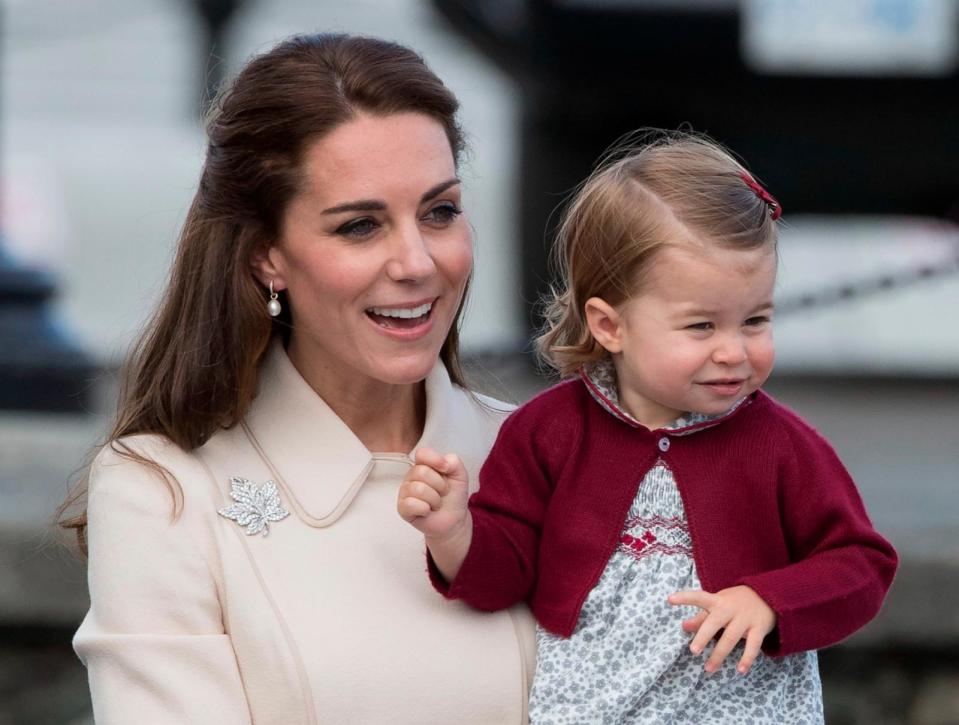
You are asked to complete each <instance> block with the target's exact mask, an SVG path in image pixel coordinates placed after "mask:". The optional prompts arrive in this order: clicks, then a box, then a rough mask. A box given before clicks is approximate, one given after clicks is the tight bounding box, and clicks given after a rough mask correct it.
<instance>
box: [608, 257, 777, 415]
mask: <svg viewBox="0 0 959 725" xmlns="http://www.w3.org/2000/svg"><path fill="white" fill-rule="evenodd" d="M775 279H776V254H775V252H774V251H773V250H772V249H768V248H764V249H758V250H752V251H739V250H727V249H722V248H716V247H714V248H712V249H700V248H693V247H689V246H671V247H666V248H664V249H663V250H661V252H660V253H659V254H658V255H657V256H656V258H655V259H654V260H653V261H652V265H651V267H650V269H649V271H648V275H647V277H646V279H645V280H644V282H643V284H642V285H641V287H640V289H639V290H638V293H637V294H636V295H634V296H633V297H632V298H631V299H629V300H628V301H627V302H626V303H625V304H623V305H621V306H620V307H619V308H618V309H617V310H616V311H615V313H614V319H613V322H615V332H616V335H617V336H618V339H617V340H614V341H613V348H615V347H616V346H617V345H618V347H619V350H618V352H617V351H616V350H615V349H613V348H610V347H607V349H609V350H610V351H611V352H613V360H614V362H615V365H616V370H617V373H618V378H619V387H620V391H619V392H620V400H621V402H622V403H623V404H624V405H625V407H626V410H627V411H628V412H629V413H630V414H631V415H633V417H635V418H636V419H637V420H639V421H640V422H642V423H643V424H644V425H646V426H647V427H649V428H658V427H661V426H663V425H666V424H668V423H669V422H671V421H673V420H675V418H676V417H678V416H679V415H680V414H681V413H683V412H687V411H692V412H697V413H706V414H711V415H715V414H719V413H723V412H725V411H726V410H728V409H729V408H730V407H731V406H732V405H733V404H734V403H735V402H736V401H737V400H739V399H740V398H743V397H744V396H746V395H748V394H749V393H752V392H753V391H754V390H756V389H757V388H759V387H760V386H761V385H762V384H763V383H764V382H765V380H766V378H767V377H769V373H770V372H771V371H772V367H773V359H774V357H775V351H774V348H773V335H772V312H773V301H772V299H773V285H774V283H775ZM601 342H602V341H601Z"/></svg>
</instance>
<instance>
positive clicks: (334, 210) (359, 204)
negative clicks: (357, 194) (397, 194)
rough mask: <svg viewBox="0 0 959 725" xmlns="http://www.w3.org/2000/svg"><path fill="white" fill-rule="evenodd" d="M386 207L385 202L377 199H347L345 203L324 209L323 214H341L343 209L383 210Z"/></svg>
mask: <svg viewBox="0 0 959 725" xmlns="http://www.w3.org/2000/svg"><path fill="white" fill-rule="evenodd" d="M385 208H386V202H385V201H380V200H379V199H360V200H358V201H348V202H346V203H345V204H337V205H336V206H331V207H330V208H329V209H324V210H323V212H322V213H323V214H342V213H343V212H345V211H383V210H384V209H385Z"/></svg>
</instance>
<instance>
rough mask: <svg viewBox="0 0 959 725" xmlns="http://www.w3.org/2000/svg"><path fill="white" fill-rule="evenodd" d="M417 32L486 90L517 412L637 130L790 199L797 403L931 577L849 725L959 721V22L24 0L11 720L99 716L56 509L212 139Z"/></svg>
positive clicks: (7, 547)
mask: <svg viewBox="0 0 959 725" xmlns="http://www.w3.org/2000/svg"><path fill="white" fill-rule="evenodd" d="M310 31H348V32H355V33H365V34H373V35H378V36H382V37H386V38H390V39H394V40H398V41H400V42H403V43H406V44H408V45H411V46H412V47H414V48H415V49H417V50H418V51H419V52H421V53H422V54H423V55H424V57H425V58H426V60H427V62H428V63H429V64H430V65H431V67H432V68H433V69H434V70H435V71H436V72H437V73H438V74H439V75H440V77H442V78H443V80H444V81H445V82H446V83H447V84H448V85H449V86H450V87H451V88H452V89H453V91H454V92H455V93H456V95H457V96H458V97H459V99H460V101H461V102H462V122H463V125H464V126H465V128H466V130H467V132H468V134H469V141H470V145H471V148H472V151H471V154H470V156H469V158H468V160H467V163H466V165H465V168H464V169H463V174H464V180H465V181H466V187H467V198H466V208H467V212H468V214H469V215H470V217H471V219H472V223H473V225H474V228H475V238H476V260H477V261H476V274H475V283H474V287H473V293H472V301H471V305H470V309H469V314H468V317H467V320H466V325H465V331H464V344H465V347H466V351H467V353H468V354H469V360H470V363H471V369H472V370H473V374H474V378H475V381H476V384H477V385H478V386H479V387H481V388H483V389H485V390H488V391H490V392H493V393H494V394H497V395H499V396H500V397H508V398H511V399H513V400H515V401H517V402H520V401H523V400H525V399H526V398H528V397H529V396H530V395H531V394H532V393H533V392H535V391H536V390H538V389H540V388H542V387H543V386H544V385H546V384H547V383H548V381H546V380H544V379H543V378H542V377H541V376H540V375H539V374H538V373H537V372H536V369H535V367H534V366H533V365H532V364H531V357H530V355H529V345H528V340H529V336H530V332H531V330H532V329H533V328H534V327H535V325H536V324H537V319H536V313H535V308H534V306H533V305H532V303H533V302H534V301H535V300H536V299H537V297H538V295H539V294H540V293H541V292H542V291H543V290H544V289H545V288H546V287H547V285H548V283H549V279H550V278H549V272H548V270H547V267H546V261H545V260H546V252H547V249H548V246H549V240H550V229H551V222H555V216H552V217H551V214H552V212H553V210H554V209H555V208H556V207H557V206H558V205H559V204H560V203H561V202H562V201H563V199H564V198H565V196H566V195H567V194H568V192H569V191H570V189H571V188H572V187H573V185H575V184H576V183H577V182H578V181H579V180H581V179H582V178H583V177H584V176H585V175H586V174H587V173H588V172H589V170H590V168H591V165H592V163H593V161H594V160H595V159H596V158H597V157H598V156H599V155H600V154H601V153H602V151H603V150H604V149H605V148H606V147H607V146H608V145H609V144H610V143H611V142H612V141H614V140H615V139H616V138H617V137H618V136H620V135H621V134H623V133H625V132H628V131H630V130H632V129H635V128H638V127H643V126H660V127H665V128H677V127H680V126H688V127H691V128H693V129H695V130H697V131H702V132H706V133H709V134H710V135H712V136H713V137H714V138H716V139H717V140H719V141H721V142H723V143H726V144H728V145H729V146H730V147H731V148H732V149H734V150H735V151H736V152H738V153H739V154H741V155H742V156H743V157H744V158H745V160H746V162H747V164H748V165H749V167H750V168H751V169H752V170H753V171H754V172H755V174H756V175H757V177H758V178H760V179H761V180H762V181H763V182H764V183H766V184H767V186H768V187H769V189H770V190H771V191H772V193H773V194H774V195H775V196H777V197H778V198H779V200H780V201H781V202H782V204H783V206H784V208H785V216H784V224H783V229H782V238H781V260H782V262H781V273H780V279H779V284H778V291H777V294H778V303H777V304H778V308H779V309H778V311H777V323H776V327H777V332H776V335H777V349H778V363H777V369H776V372H775V374H774V376H773V380H772V381H771V382H770V384H769V385H768V388H769V389H770V391H771V392H772V393H773V394H774V395H776V396H778V397H779V398H780V399H781V400H783V401H784V402H786V403H787V404H789V405H791V406H793V407H794V408H796V409H798V410H799V411H800V412H801V413H802V414H803V415H804V416H805V417H806V418H807V419H809V420H810V421H811V422H813V424H815V425H816V426H817V427H818V428H819V429H820V430H821V431H822V432H823V433H824V434H825V435H826V436H827V437H828V438H829V439H830V440H831V441H832V442H833V443H834V445H835V447H836V448H837V450H838V451H839V453H840V455H841V456H842V458H843V459H844V461H845V462H846V464H847V466H848V467H849V469H850V470H851V472H852V473H853V476H854V478H856V480H857V482H858V484H859V486H860V489H861V491H862V495H863V498H864V499H865V501H866V504H867V507H868V508H869V510H870V512H871V514H872V516H873V519H874V521H875V523H876V525H877V527H878V528H879V529H880V530H881V531H883V532H884V533H886V534H887V535H888V536H889V537H890V538H891V539H892V541H893V542H894V543H895V544H896V546H897V547H898V549H899V551H900V553H901V555H902V558H903V563H902V567H901V570H900V574H899V576H898V578H897V580H896V583H895V584H894V587H893V590H892V592H891V593H890V596H889V598H888V600H887V604H886V607H885V608H884V610H883V612H882V614H881V615H880V616H879V618H878V619H877V620H876V621H875V622H873V623H872V624H871V625H869V626H868V627H867V628H866V629H865V630H863V631H862V632H860V633H859V634H857V635H855V636H854V637H853V638H851V639H850V640H849V641H848V642H845V643H843V644H841V645H839V646H836V647H833V648H830V649H828V650H826V651H824V652H823V653H822V655H821V667H822V672H823V677H824V689H825V699H826V712H827V722H828V723H831V724H833V723H835V724H839V723H857V724H858V723H870V724H875V723H879V724H882V723H890V724H891V723H917V724H923V725H926V724H930V725H931V724H936V725H945V724H946V723H959V653H957V652H959V650H957V645H959V485H957V484H959V465H957V464H959V62H957V61H959V3H957V2H956V1H955V0H831V1H830V2H823V1H821V0H672V1H670V0H432V1H430V0H379V1H374V0H350V1H349V2H321V1H317V0H312V1H311V0H269V1H267V0H0V177H2V182H0V189H2V211H0V725H7V724H8V723H17V724H19V723H69V724H73V725H80V724H81V723H82V724H84V725H86V724H87V723H90V722H92V718H91V716H90V707H89V695H88V693H87V690H86V679H85V672H84V670H83V668H82V666H81V665H80V663H79V662H78V661H77V660H76V658H75V656H74V655H73V652H72V650H71V648H70V644H69V642H70V637H71V636H72V633H73V631H74V629H75V628H76V626H77V625H78V623H79V621H80V619H81V618H82V616H83V614H84V612H85V610H86V606H87V599H86V588H85V582H84V569H83V566H82V564H81V563H80V562H78V561H77V560H76V559H74V558H73V557H72V556H71V555H70V553H69V552H67V551H66V550H65V549H64V548H63V547H62V546H61V545H60V543H59V541H60V540H61V537H59V536H58V535H57V534H56V532H55V530H54V527H53V526H52V517H53V512H54V510H55V508H56V507H57V505H58V504H59V503H60V502H61V501H62V500H63V498H64V496H65V494H66V491H67V485H68V484H67V481H68V479H69V478H70V477H71V475H72V474H75V473H76V471H77V470H78V469H79V468H80V466H81V465H82V462H83V459H84V456H85V455H86V453H87V451H88V449H89V447H90V446H91V445H92V444H93V443H95V442H96V441H97V440H98V437H99V436H101V435H102V434H103V433H104V429H105V427H106V425H107V424H108V422H109V418H110V415H111V413H112V406H113V404H114V395H115V385H116V377H115V373H116V368H117V366H118V365H119V363H120V361H121V360H122V357H123V354H124V352H125V350H126V348H127V346H128V345H129V344H130V342H131V341H132V339H133V336H134V334H135V332H136V330H137V329H138V327H139V326H140V325H141V324H142V322H143V320H144V319H145V317H146V316H147V315H148V313H149V311H150V310H151V308H152V306H153V305H154V303H155V301H156V299H157V297H158V295H159V294H160V292H161V290H162V288H163V285H164V281H165V275H166V271H167V266H168V263H169V260H170V257H171V253H172V245H173V241H174V239H175V236H176V234H177V231H178V228H179V225H180V223H181V222H182V219H183V217H184V215H185V213H186V209H187V207H188V204H189V201H190V198H191V196H192V194H193V191H194V189H195V184H196V180H197V177H198V172H199V169H200V165H201V162H202V156H203V151H204V145H205V142H204V137H203V132H202V127H201V124H200V117H201V113H202V109H203V105H204V99H205V98H206V97H208V94H209V92H210V89H212V88H215V87H216V86H217V84H218V83H219V82H220V81H221V79H222V78H224V77H229V76H230V75H231V74H232V73H233V72H234V71H235V70H236V69H237V68H238V67H239V66H240V65H241V64H242V63H243V62H244V61H245V60H246V59H248V58H249V57H250V56H251V54H254V53H256V52H258V51H262V50H265V49H267V48H269V47H270V46H271V45H272V44H273V43H275V42H276V41H278V40H280V39H281V38H283V37H285V36H287V35H289V34H292V33H297V32H310Z"/></svg>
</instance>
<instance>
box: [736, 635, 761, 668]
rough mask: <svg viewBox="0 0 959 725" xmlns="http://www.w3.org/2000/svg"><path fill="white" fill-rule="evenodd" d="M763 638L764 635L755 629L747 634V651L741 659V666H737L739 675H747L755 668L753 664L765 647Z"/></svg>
mask: <svg viewBox="0 0 959 725" xmlns="http://www.w3.org/2000/svg"><path fill="white" fill-rule="evenodd" d="M763 638H764V635H763V633H762V632H761V631H759V630H758V629H757V628H755V627H753V628H752V629H750V630H749V631H748V632H747V633H746V649H745V651H744V652H743V656H742V657H741V658H740V659H739V664H738V665H737V666H736V670H737V671H738V672H739V674H741V675H745V674H746V673H747V672H749V670H750V668H751V667H752V666H753V662H755V661H756V658H757V657H758V656H759V650H760V649H761V648H762V646H763Z"/></svg>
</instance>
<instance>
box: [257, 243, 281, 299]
mask: <svg viewBox="0 0 959 725" xmlns="http://www.w3.org/2000/svg"><path fill="white" fill-rule="evenodd" d="M278 254H279V252H278V251H277V249H276V246H275V245H273V244H267V243H266V242H264V243H262V244H258V245H257V246H256V247H254V249H253V253H252V254H251V255H250V268H251V269H252V270H253V276H254V277H256V278H257V279H258V280H259V281H260V284H262V285H263V286H264V287H269V286H270V282H272V283H273V289H274V290H276V291H277V292H279V291H280V290H282V289H286V280H284V279H283V274H282V273H281V270H280V268H279V267H280V265H279V264H278V262H279V260H278V259H277V255H278Z"/></svg>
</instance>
